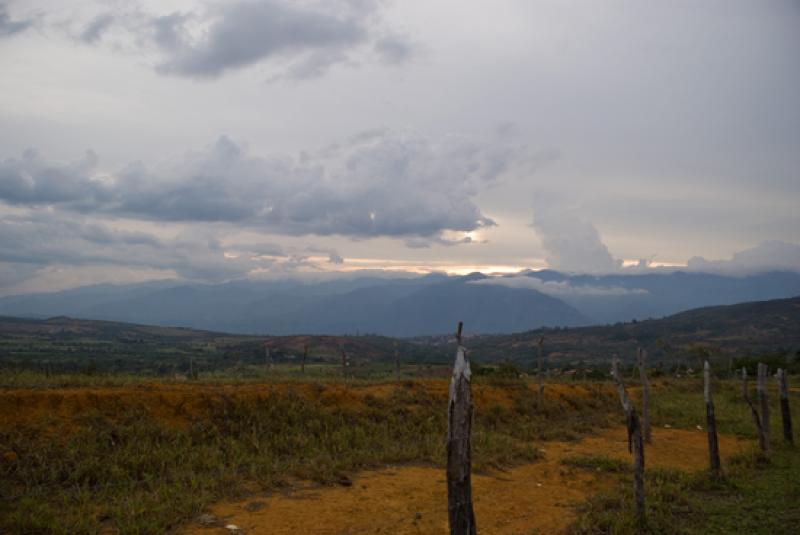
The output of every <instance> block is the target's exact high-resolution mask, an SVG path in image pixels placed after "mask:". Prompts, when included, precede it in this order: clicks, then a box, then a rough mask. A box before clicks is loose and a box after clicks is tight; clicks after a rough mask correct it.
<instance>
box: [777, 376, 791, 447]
mask: <svg viewBox="0 0 800 535" xmlns="http://www.w3.org/2000/svg"><path fill="white" fill-rule="evenodd" d="M778 391H779V393H780V398H781V420H783V440H785V441H786V443H787V444H794V434H793V433H792V412H791V410H790V409H789V386H788V385H787V384H786V370H783V369H780V368H778Z"/></svg>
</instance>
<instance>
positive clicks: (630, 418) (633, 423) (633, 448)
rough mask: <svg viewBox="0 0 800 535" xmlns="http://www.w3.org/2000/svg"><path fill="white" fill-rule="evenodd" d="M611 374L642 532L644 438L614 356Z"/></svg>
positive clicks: (643, 526) (643, 520)
mask: <svg viewBox="0 0 800 535" xmlns="http://www.w3.org/2000/svg"><path fill="white" fill-rule="evenodd" d="M611 375H612V376H613V377H614V381H615V382H616V383H617V391H618V392H619V400H620V402H621V403H622V409H623V410H624V411H625V417H626V420H627V424H628V451H629V452H632V453H633V496H634V500H635V501H636V520H637V523H638V529H639V531H640V532H643V531H644V530H645V527H646V523H647V522H646V517H645V509H644V440H643V437H642V428H641V425H640V424H639V417H638V416H637V415H636V408H635V407H634V406H633V403H632V402H631V399H630V398H629V397H628V393H627V392H626V391H625V384H624V383H623V382H622V376H621V375H620V373H619V364H618V360H617V359H616V358H615V359H614V360H612V362H611Z"/></svg>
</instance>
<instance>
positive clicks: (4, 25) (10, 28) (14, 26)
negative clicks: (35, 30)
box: [0, 2, 34, 38]
mask: <svg viewBox="0 0 800 535" xmlns="http://www.w3.org/2000/svg"><path fill="white" fill-rule="evenodd" d="M33 23H34V19H21V20H15V19H12V18H11V15H9V14H8V5H7V3H6V2H0V38H3V37H10V36H12V35H14V34H17V33H20V32H24V31H25V30H27V29H28V28H30V27H31V26H33Z"/></svg>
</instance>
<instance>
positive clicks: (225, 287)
mask: <svg viewBox="0 0 800 535" xmlns="http://www.w3.org/2000/svg"><path fill="white" fill-rule="evenodd" d="M796 295H800V274H798V273H795V272H788V271H787V272H767V273H760V274H755V275H749V276H728V275H719V274H708V273H696V272H682V271H674V272H652V273H641V274H639V273H635V274H614V275H578V274H569V273H562V272H557V271H552V270H544V271H525V272H521V273H517V274H514V275H507V276H494V277H490V276H487V275H483V274H480V273H472V274H470V275H466V276H446V275H442V274H432V275H427V276H419V277H407V276H398V277H396V278H386V277H376V276H365V275H356V276H353V277H352V278H348V279H337V280H328V281H317V282H309V281H301V280H282V281H254V280H240V281H233V282H227V283H220V284H196V283H185V282H178V281H156V282H146V283H137V284H127V285H94V286H85V287H80V288H74V289H70V290H64V291H60V292H53V293H43V294H27V295H16V296H8V297H3V298H0V315H6V316H18V317H32V318H45V317H52V316H70V317H73V318H85V319H99V320H112V321H123V322H133V323H144V324H152V325H161V326H176V327H191V328H194V329H206V330H214V331H224V332H230V333H240V334H257V335H289V334H303V333H305V334H330V335H341V334H358V333H362V334H363V333H375V334H381V335H386V336H396V337H411V336H424V335H436V334H443V333H450V332H452V331H453V329H454V327H455V325H456V324H457V322H458V321H464V323H465V325H466V326H467V327H466V328H467V329H468V332H470V333H474V334H478V333H514V332H521V331H526V330H531V329H536V328H540V327H578V326H587V325H597V324H612V323H617V322H622V321H631V320H643V319H647V318H657V317H663V316H666V315H669V314H674V313H676V312H681V311H684V310H688V309H692V308H697V307H703V306H712V305H727V304H733V303H740V302H746V301H759V300H767V299H777V298H785V297H793V296H796Z"/></svg>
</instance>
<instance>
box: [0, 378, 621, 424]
mask: <svg viewBox="0 0 800 535" xmlns="http://www.w3.org/2000/svg"><path fill="white" fill-rule="evenodd" d="M397 390H405V391H406V392H409V393H413V392H424V393H426V394H429V395H432V396H434V397H436V398H441V399H442V400H446V398H447V390H448V383H447V381H445V380H415V381H404V382H401V383H394V382H392V383H377V384H376V383H372V384H370V383H367V384H359V383H354V384H347V385H345V384H344V383H342V382H326V383H315V382H296V383H289V382H283V383H244V384H238V385H237V384H203V383H151V384H141V385H135V386H114V387H93V386H91V387H71V388H15V389H8V390H0V431H7V430H11V429H15V428H21V427H32V426H33V427H36V428H37V429H39V430H41V431H45V432H49V433H55V434H60V433H65V432H67V433H69V432H73V431H77V430H79V429H80V428H81V421H82V418H83V417H85V416H86V415H91V414H98V413H99V414H102V415H104V416H106V417H109V418H112V419H113V418H117V417H119V416H120V415H123V414H125V413H126V412H127V411H128V410H130V409H139V410H143V411H145V412H147V413H149V414H150V415H152V416H153V417H155V418H156V419H157V420H159V421H161V422H162V423H164V424H167V425H170V426H175V427H184V426H187V425H189V424H190V423H191V421H192V420H193V419H196V418H198V417H202V416H203V415H204V414H205V413H207V411H208V406H209V403H213V402H214V401H219V400H221V399H236V400H240V401H247V402H256V403H258V402H263V401H266V400H268V399H269V398H270V397H271V396H291V395H297V396H299V397H302V398H304V399H309V400H316V401H319V402H320V403H322V404H323V405H325V406H329V407H337V408H346V409H350V410H356V411H357V410H359V409H361V408H364V407H366V406H367V405H368V404H369V403H370V401H371V400H372V399H386V398H388V397H390V396H391V395H392V394H393V393H394V392H395V391H397ZM597 391H598V390H597V387H594V388H592V387H587V386H584V385H559V384H555V385H548V388H547V391H546V397H547V398H548V399H551V400H558V401H559V402H560V403H568V401H569V400H570V399H574V398H580V397H588V396H591V395H596V393H597ZM609 391H610V390H609ZM473 395H474V397H475V403H476V406H477V408H478V409H480V408H481V407H490V406H492V405H501V406H504V407H510V406H512V405H513V403H514V393H513V392H511V391H510V387H508V386H502V385H500V386H494V385H473Z"/></svg>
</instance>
